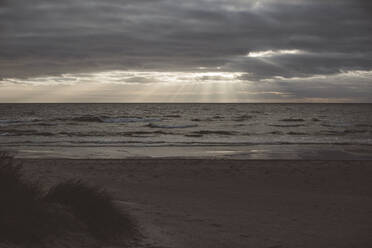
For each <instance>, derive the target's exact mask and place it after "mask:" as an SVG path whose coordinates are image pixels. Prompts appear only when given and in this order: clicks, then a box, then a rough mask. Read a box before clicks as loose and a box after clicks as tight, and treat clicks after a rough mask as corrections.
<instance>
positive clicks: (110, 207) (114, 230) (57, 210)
mask: <svg viewBox="0 0 372 248" xmlns="http://www.w3.org/2000/svg"><path fill="white" fill-rule="evenodd" d="M0 200H1V204H0V244H1V243H4V244H5V243H13V244H18V245H25V246H28V245H30V244H41V243H43V241H44V240H47V239H51V238H52V239H53V238H61V237H62V239H63V237H64V235H67V234H68V233H79V232H80V233H86V234H87V235H90V236H91V237H92V238H93V239H95V240H97V241H100V242H101V241H105V242H110V241H111V240H117V239H120V238H124V239H126V240H129V239H131V238H134V237H135V236H136V235H137V234H138V233H137V229H136V225H135V223H134V221H133V220H132V219H131V218H130V216H129V215H127V214H125V213H124V212H123V211H122V210H121V209H119V208H118V207H117V206H116V205H115V204H114V202H113V200H112V198H111V197H110V195H109V194H108V193H106V192H105V191H104V190H103V189H101V188H99V187H93V186H88V184H86V183H83V182H82V181H80V180H68V181H65V182H62V183H59V184H57V185H55V186H53V187H51V188H50V189H49V190H43V188H42V185H40V184H38V183H34V182H30V181H28V180H26V179H25V178H24V177H23V176H22V167H21V165H19V164H16V163H15V162H14V160H13V159H12V158H11V157H10V156H8V155H7V154H0Z"/></svg>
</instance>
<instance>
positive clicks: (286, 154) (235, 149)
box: [1, 145, 372, 161]
mask: <svg viewBox="0 0 372 248" xmlns="http://www.w3.org/2000/svg"><path fill="white" fill-rule="evenodd" d="M1 149H3V150H8V151H9V152H10V153H12V154H13V155H14V156H15V157H16V158H25V159H26V158H33V159H38V158H42V159H44V158H50V159H57V158H58V159H86V158H92V159H143V158H146V159H162V158H171V159H179V158H182V159H189V158H190V159H231V160H370V161H372V146H366V145H340V146H333V145H297V146H296V145H251V146H211V147H208V146H203V147H198V146H195V147H193V146H188V147H125V146H123V147H120V146H118V147H63V148H61V147H53V146H50V147H37V146H36V147H30V146H23V147H17V148H15V147H3V148H1ZM144 154H145V156H144Z"/></svg>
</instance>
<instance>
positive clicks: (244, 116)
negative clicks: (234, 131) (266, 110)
mask: <svg viewBox="0 0 372 248" xmlns="http://www.w3.org/2000/svg"><path fill="white" fill-rule="evenodd" d="M252 118H253V116H252V115H240V116H237V117H235V118H234V119H233V121H246V120H249V119H252Z"/></svg>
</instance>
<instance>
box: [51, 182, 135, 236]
mask: <svg viewBox="0 0 372 248" xmlns="http://www.w3.org/2000/svg"><path fill="white" fill-rule="evenodd" d="M45 200H46V201H47V202H51V203H58V204H61V205H63V206H66V207H67V208H68V209H69V210H70V211H71V212H72V213H73V214H74V215H75V216H76V217H77V218H78V219H79V220H81V221H82V222H83V223H84V224H85V225H86V227H87V229H88V231H89V232H90V233H91V234H92V235H93V236H94V237H95V238H97V239H100V240H108V239H113V238H118V237H119V236H122V235H124V236H125V237H133V236H136V228H135V224H134V223H133V221H132V219H131V218H130V217H129V216H128V215H126V214H124V213H123V212H121V211H120V209H119V208H118V207H117V206H115V204H114V202H113V201H112V199H111V197H110V196H109V195H108V194H107V193H106V192H105V191H104V190H102V189H100V188H98V187H92V186H88V185H87V184H85V183H83V182H81V181H80V180H69V181H66V182H63V183H60V184H58V185H56V186H54V187H53V188H51V189H50V190H49V192H48V194H47V195H46V196H45Z"/></svg>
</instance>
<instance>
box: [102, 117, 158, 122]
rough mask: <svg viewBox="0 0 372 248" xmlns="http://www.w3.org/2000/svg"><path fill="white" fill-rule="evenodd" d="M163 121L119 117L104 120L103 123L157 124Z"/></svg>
mask: <svg viewBox="0 0 372 248" xmlns="http://www.w3.org/2000/svg"><path fill="white" fill-rule="evenodd" d="M155 121H161V119H158V118H140V117H118V118H104V119H103V120H102V122H105V123H129V122H155Z"/></svg>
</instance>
